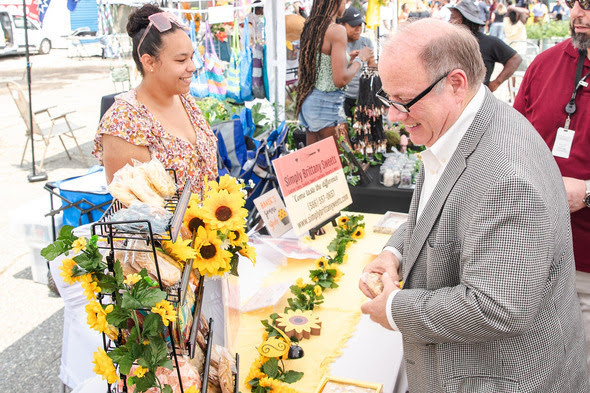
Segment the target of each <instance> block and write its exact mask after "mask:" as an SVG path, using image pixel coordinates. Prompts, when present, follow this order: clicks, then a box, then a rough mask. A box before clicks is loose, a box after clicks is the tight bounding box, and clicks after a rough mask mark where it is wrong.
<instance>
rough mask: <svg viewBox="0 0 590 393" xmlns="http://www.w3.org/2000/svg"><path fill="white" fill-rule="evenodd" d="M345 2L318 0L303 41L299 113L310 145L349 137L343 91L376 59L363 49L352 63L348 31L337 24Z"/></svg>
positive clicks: (371, 53)
mask: <svg viewBox="0 0 590 393" xmlns="http://www.w3.org/2000/svg"><path fill="white" fill-rule="evenodd" d="M345 6H346V1H345V0H325V1H315V2H314V3H313V5H312V7H311V11H310V14H309V18H307V20H306V21H305V25H304V26H303V32H302V33H301V39H300V52H299V74H298V78H297V104H296V113H297V114H298V116H299V122H300V123H301V125H302V126H303V127H304V128H305V129H306V130H307V131H306V136H307V145H310V144H312V143H315V142H317V141H319V140H321V139H324V138H330V137H333V138H335V139H336V136H337V135H336V134H337V130H338V131H339V132H340V133H341V134H342V135H347V130H346V115H345V114H344V91H343V88H344V87H345V86H346V85H347V84H348V83H350V81H351V80H352V78H354V76H355V75H356V74H357V72H358V71H359V70H360V69H361V68H362V67H363V65H364V64H366V63H367V62H368V61H369V59H370V58H371V57H372V56H373V51H372V50H371V48H368V47H365V48H362V49H361V50H360V51H359V53H358V54H357V55H356V56H355V58H354V59H353V60H352V61H349V59H348V54H347V53H346V43H347V41H348V40H347V36H346V29H345V27H344V26H342V25H339V24H336V19H337V18H338V17H341V16H342V15H343V14H344V11H345Z"/></svg>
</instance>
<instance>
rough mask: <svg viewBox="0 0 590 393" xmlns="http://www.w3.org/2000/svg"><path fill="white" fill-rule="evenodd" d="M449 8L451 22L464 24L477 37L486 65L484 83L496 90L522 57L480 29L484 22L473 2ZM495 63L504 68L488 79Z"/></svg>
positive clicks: (463, 2) (510, 74)
mask: <svg viewBox="0 0 590 393" xmlns="http://www.w3.org/2000/svg"><path fill="white" fill-rule="evenodd" d="M450 8H451V23H454V24H458V25H464V26H466V27H467V28H468V29H469V30H470V31H471V33H472V34H473V35H474V36H475V38H477V42H478V43H479V50H480V52H481V55H482V57H483V62H484V64H485V66H486V75H485V78H484V84H485V85H486V86H488V87H489V89H490V90H491V91H496V89H497V88H498V87H499V86H500V85H501V84H502V83H503V82H504V81H505V80H507V79H508V78H510V77H511V76H512V74H514V71H516V70H517V69H518V66H519V65H520V63H522V58H521V57H520V55H519V54H518V53H516V51H515V50H514V49H512V48H511V47H509V46H508V45H506V44H505V43H504V41H502V40H500V39H499V38H496V37H492V36H489V35H486V34H483V33H482V32H481V31H480V28H481V26H484V25H485V22H484V21H483V20H481V19H479V13H478V7H477V5H475V3H472V2H470V1H462V2H461V3H459V4H457V5H455V6H452V7H450ZM496 63H501V64H502V65H503V66H504V68H503V69H502V71H501V72H500V73H499V74H498V76H497V77H496V79H494V80H490V78H491V76H492V73H493V72H494V67H495V65H496Z"/></svg>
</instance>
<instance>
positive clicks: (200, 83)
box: [190, 21, 209, 98]
mask: <svg viewBox="0 0 590 393" xmlns="http://www.w3.org/2000/svg"><path fill="white" fill-rule="evenodd" d="M190 29H191V42H192V44H193V49H194V51H195V53H194V55H193V62H194V63H195V67H196V68H197V69H196V71H195V72H194V73H193V76H192V78H191V85H190V92H191V95H192V96H193V97H197V98H205V97H207V96H208V95H209V87H208V86H207V77H206V76H205V65H204V63H203V57H202V56H201V52H199V48H198V45H197V35H196V33H195V22H194V21H191V24H190Z"/></svg>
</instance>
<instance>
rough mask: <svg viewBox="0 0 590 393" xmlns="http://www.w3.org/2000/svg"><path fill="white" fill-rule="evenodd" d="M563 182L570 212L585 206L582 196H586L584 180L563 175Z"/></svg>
mask: <svg viewBox="0 0 590 393" xmlns="http://www.w3.org/2000/svg"><path fill="white" fill-rule="evenodd" d="M563 184H564V185H565V191H566V192H567V201H568V203H569V205H570V213H573V212H577V211H578V210H580V209H582V208H584V207H586V205H584V197H585V196H586V182H585V181H584V180H580V179H574V178H573V177H563Z"/></svg>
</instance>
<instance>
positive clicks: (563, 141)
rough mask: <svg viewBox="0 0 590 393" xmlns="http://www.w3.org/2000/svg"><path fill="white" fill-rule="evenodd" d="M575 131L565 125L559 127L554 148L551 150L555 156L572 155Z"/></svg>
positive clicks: (566, 156)
mask: <svg viewBox="0 0 590 393" xmlns="http://www.w3.org/2000/svg"><path fill="white" fill-rule="evenodd" d="M575 133H576V132H575V131H573V130H568V129H567V128H563V127H559V128H558V129H557V136H556V137H555V143H554V144H553V150H552V151H551V152H552V153H553V155H554V156H555V157H561V158H569V157H570V150H571V149H572V143H573V142H574V134H575Z"/></svg>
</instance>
